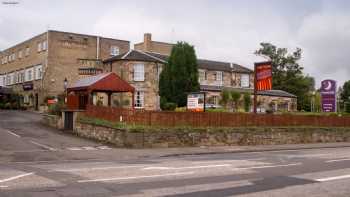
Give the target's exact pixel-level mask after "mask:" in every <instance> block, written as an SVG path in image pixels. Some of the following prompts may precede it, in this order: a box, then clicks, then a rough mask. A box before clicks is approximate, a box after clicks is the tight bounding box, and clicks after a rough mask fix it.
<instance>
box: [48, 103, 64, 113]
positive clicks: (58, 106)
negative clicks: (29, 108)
mask: <svg viewBox="0 0 350 197" xmlns="http://www.w3.org/2000/svg"><path fill="white" fill-rule="evenodd" d="M63 109H65V104H64V103H62V102H57V103H55V104H51V105H49V114H51V115H59V116H60V115H61V111H62V110H63Z"/></svg>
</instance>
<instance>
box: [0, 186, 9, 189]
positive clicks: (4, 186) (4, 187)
mask: <svg viewBox="0 0 350 197" xmlns="http://www.w3.org/2000/svg"><path fill="white" fill-rule="evenodd" d="M8 187H9V186H7V185H0V188H8Z"/></svg>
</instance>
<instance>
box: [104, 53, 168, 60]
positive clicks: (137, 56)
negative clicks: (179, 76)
mask: <svg viewBox="0 0 350 197" xmlns="http://www.w3.org/2000/svg"><path fill="white" fill-rule="evenodd" d="M120 60H132V61H146V62H160V63H165V62H166V61H164V60H163V59H160V58H157V57H155V56H152V55H150V54H148V53H145V52H142V51H138V50H130V51H129V52H127V53H123V54H120V55H117V56H113V57H111V58H109V59H106V60H104V61H103V63H108V62H114V61H120Z"/></svg>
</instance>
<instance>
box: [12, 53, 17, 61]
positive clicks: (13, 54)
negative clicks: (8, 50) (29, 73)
mask: <svg viewBox="0 0 350 197" xmlns="http://www.w3.org/2000/svg"><path fill="white" fill-rule="evenodd" d="M15 59H16V53H12V61H13V60H15Z"/></svg>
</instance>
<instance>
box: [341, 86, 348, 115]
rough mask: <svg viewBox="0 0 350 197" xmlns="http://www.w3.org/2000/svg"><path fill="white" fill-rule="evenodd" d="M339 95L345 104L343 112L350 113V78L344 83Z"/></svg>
mask: <svg viewBox="0 0 350 197" xmlns="http://www.w3.org/2000/svg"><path fill="white" fill-rule="evenodd" d="M340 97H341V100H343V103H344V105H345V106H344V108H345V112H347V113H350V80H349V81H346V82H345V83H344V85H343V88H342V92H341V94H340Z"/></svg>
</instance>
